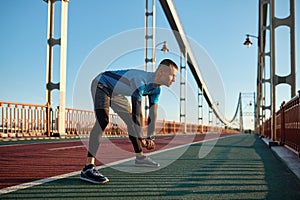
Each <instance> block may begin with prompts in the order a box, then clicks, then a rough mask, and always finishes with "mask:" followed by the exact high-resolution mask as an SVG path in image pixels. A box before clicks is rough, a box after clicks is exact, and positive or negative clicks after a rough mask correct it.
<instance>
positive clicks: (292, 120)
mask: <svg viewBox="0 0 300 200" xmlns="http://www.w3.org/2000/svg"><path fill="white" fill-rule="evenodd" d="M263 126H264V132H263V133H261V134H262V135H263V136H265V137H267V138H271V120H270V119H268V120H266V121H265V122H264V123H263ZM275 140H276V142H279V143H280V144H281V145H288V146H289V147H291V148H292V149H294V150H295V151H297V152H298V153H299V155H300V91H298V95H297V96H295V97H294V98H292V99H291V100H290V101H289V102H287V103H285V102H283V103H282V104H281V107H280V110H279V111H277V112H276V135H275Z"/></svg>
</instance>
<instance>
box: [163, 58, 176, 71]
mask: <svg viewBox="0 0 300 200" xmlns="http://www.w3.org/2000/svg"><path fill="white" fill-rule="evenodd" d="M159 65H166V66H170V65H173V66H174V67H175V68H176V69H177V70H178V66H177V65H176V63H175V62H174V61H173V60H171V59H168V58H167V59H164V60H162V61H161V62H160V63H159Z"/></svg>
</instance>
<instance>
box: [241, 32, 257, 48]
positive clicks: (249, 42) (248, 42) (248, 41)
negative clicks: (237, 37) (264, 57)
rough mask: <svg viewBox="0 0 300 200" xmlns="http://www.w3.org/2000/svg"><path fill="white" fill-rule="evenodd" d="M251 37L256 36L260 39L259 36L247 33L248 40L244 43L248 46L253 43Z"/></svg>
mask: <svg viewBox="0 0 300 200" xmlns="http://www.w3.org/2000/svg"><path fill="white" fill-rule="evenodd" d="M251 37H254V38H257V39H258V37H257V36H255V35H250V34H247V35H246V40H245V42H244V43H243V44H244V45H246V46H247V47H250V46H251V45H252V44H253V43H252V41H251Z"/></svg>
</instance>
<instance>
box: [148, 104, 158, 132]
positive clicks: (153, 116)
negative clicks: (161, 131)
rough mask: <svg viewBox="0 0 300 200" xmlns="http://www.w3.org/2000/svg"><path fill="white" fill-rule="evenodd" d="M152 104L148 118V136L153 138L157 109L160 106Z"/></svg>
mask: <svg viewBox="0 0 300 200" xmlns="http://www.w3.org/2000/svg"><path fill="white" fill-rule="evenodd" d="M149 104H150V109H149V117H148V132H147V136H148V137H150V136H153V135H154V134H155V124H156V119H157V108H158V104H153V103H152V104H151V103H150V102H149Z"/></svg>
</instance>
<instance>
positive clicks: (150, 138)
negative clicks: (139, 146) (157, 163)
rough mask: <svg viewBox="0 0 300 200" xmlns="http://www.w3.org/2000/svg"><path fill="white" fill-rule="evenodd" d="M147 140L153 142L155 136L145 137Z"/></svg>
mask: <svg viewBox="0 0 300 200" xmlns="http://www.w3.org/2000/svg"><path fill="white" fill-rule="evenodd" d="M147 139H148V140H152V141H153V140H155V136H154V135H151V136H149V137H147Z"/></svg>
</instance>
